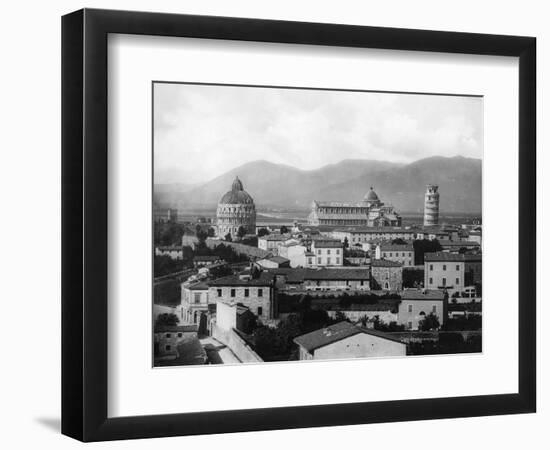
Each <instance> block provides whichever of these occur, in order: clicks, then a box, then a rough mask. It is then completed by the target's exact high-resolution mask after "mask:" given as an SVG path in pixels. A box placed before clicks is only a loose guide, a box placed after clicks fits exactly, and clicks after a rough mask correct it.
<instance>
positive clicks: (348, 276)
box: [268, 267, 370, 283]
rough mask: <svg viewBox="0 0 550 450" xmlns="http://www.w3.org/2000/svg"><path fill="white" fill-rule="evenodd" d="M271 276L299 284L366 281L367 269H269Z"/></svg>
mask: <svg viewBox="0 0 550 450" xmlns="http://www.w3.org/2000/svg"><path fill="white" fill-rule="evenodd" d="M268 272H269V273H271V274H273V275H283V276H285V277H286V279H287V282H289V283H301V282H303V281H304V280H368V279H370V271H369V269H365V268H360V267H342V268H336V267H326V268H320V269H309V268H307V269H288V268H279V269H269V270H268Z"/></svg>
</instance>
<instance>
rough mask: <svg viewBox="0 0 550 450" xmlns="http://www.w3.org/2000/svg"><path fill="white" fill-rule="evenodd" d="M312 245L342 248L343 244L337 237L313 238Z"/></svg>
mask: <svg viewBox="0 0 550 450" xmlns="http://www.w3.org/2000/svg"><path fill="white" fill-rule="evenodd" d="M312 245H313V246H314V247H315V248H342V247H343V246H344V244H343V243H342V242H341V241H339V240H337V239H314V240H313V241H312Z"/></svg>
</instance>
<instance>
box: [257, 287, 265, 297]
mask: <svg viewBox="0 0 550 450" xmlns="http://www.w3.org/2000/svg"><path fill="white" fill-rule="evenodd" d="M263 296H264V290H263V289H258V297H263Z"/></svg>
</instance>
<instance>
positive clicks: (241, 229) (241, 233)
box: [237, 225, 246, 239]
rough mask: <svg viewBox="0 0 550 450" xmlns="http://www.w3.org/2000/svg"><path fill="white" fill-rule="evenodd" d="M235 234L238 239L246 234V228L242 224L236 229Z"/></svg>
mask: <svg viewBox="0 0 550 450" xmlns="http://www.w3.org/2000/svg"><path fill="white" fill-rule="evenodd" d="M237 236H239V238H240V239H242V238H243V237H245V236H246V228H245V227H243V226H242V225H241V226H240V227H239V229H238V230H237Z"/></svg>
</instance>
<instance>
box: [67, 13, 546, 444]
mask: <svg viewBox="0 0 550 450" xmlns="http://www.w3.org/2000/svg"><path fill="white" fill-rule="evenodd" d="M109 33H123V34H137V35H151V36H178V37H193V38H209V39H231V40H239V41H259V42H278V43H290V44H310V45H326V46H335V47H368V48H377V49H393V50H414V51H429V52H447V53H465V54H477V55H502V56H515V57H518V58H519V104H518V108H519V142H518V152H519V235H520V236H521V239H520V245H519V264H518V266H519V274H518V276H519V292H518V293H517V295H518V305H519V322H518V327H519V386H518V393H510V394H499V395H481V396H469V397H453V398H431V399H421V400H401V401H379V402H366V403H345V404H337V405H330V406H326V405H311V406H300V407H296V406H289V407H280V408H266V409H249V410H234V411H212V412H200V413H184V414H168V415H153V416H150V415H147V416H134V417H118V418H108V417H107V395H108V385H107V193H108V184H107V95H108V92H107V36H108V34H109ZM535 91H536V39H535V38H533V37H518V36H503V35H488V34H471V33H457V32H439V31H422V30H410V29H394V28H377V27H364V26H350V25H335V24H321V23H302V22H286V21H273V20H258V19H243V18H228V17H208V16H192V15H174V14H157V13H145V12H128V11H108V10H94V9H84V10H80V11H76V12H74V13H71V14H68V15H66V16H64V17H63V18H62V433H64V434H66V435H68V436H71V437H73V438H76V439H79V440H82V441H102V440H113V439H131V438H148V437H161V436H179V435H192V434H212V433H227V432H239V431H256V430H274V429H283V428H300V427H320V426H330V425H351V424H364V423H378V422H398V421H408V420H425V419H438V418H454V417H467V416H486V415H498V414H515V413H530V412H535V409H536V320H535V318H536V289H535V286H536V270H535V269H536V266H535V265H536V155H535V147H536V103H535V100H536V99H535Z"/></svg>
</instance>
